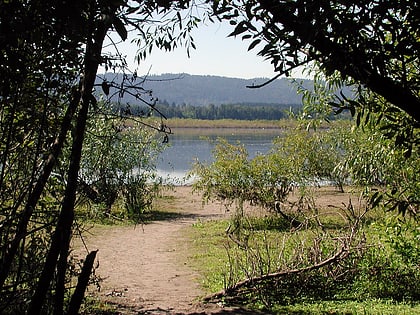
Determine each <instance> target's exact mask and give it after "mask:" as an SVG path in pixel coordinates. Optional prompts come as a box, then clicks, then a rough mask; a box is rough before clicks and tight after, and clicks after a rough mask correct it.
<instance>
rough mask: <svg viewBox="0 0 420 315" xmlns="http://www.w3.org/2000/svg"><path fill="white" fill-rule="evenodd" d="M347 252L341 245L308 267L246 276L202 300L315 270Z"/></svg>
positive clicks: (345, 247) (206, 300)
mask: <svg viewBox="0 0 420 315" xmlns="http://www.w3.org/2000/svg"><path fill="white" fill-rule="evenodd" d="M348 254H349V249H348V246H347V245H343V246H342V247H341V248H340V250H339V251H337V252H336V253H335V254H334V255H333V256H331V257H330V258H328V259H325V260H323V261H321V262H319V263H317V264H314V265H311V266H308V267H304V268H298V269H290V270H283V271H279V272H274V273H269V274H265V275H262V276H260V277H255V278H248V279H245V280H242V281H240V282H238V283H236V284H235V285H233V286H231V287H229V288H227V289H224V290H221V291H219V292H216V293H213V294H210V295H208V296H206V297H204V298H203V301H204V302H211V301H215V300H219V299H221V298H222V297H225V296H228V295H231V294H232V293H234V292H235V291H238V290H239V289H242V288H249V287H251V286H253V285H255V284H258V283H260V282H263V281H266V280H271V279H278V278H281V277H284V276H288V275H292V274H298V273H304V272H308V271H312V270H316V269H319V268H322V267H324V266H327V265H329V264H332V263H334V262H337V261H339V260H341V259H343V258H345V257H347V256H348Z"/></svg>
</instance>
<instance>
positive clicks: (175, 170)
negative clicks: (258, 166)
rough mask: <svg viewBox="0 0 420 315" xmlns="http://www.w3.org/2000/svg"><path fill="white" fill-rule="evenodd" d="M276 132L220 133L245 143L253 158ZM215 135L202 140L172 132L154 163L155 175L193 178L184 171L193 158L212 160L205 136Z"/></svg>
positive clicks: (183, 180) (176, 179)
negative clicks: (166, 144)
mask: <svg viewBox="0 0 420 315" xmlns="http://www.w3.org/2000/svg"><path fill="white" fill-rule="evenodd" d="M276 135H278V134H273V133H266V134H252V133H247V134H229V135H226V134H224V135H223V138H225V139H227V140H228V141H229V142H230V143H236V142H237V141H240V143H241V144H244V145H245V147H246V149H247V151H248V154H249V157H250V158H253V157H254V156H255V155H257V154H265V153H267V152H268V151H269V149H270V148H271V144H272V140H273V138H274V137H275V136H276ZM217 137H218V136H217V135H214V136H209V137H208V138H209V139H207V140H206V139H203V138H202V137H201V136H200V135H192V134H188V135H182V134H181V135H173V136H172V137H171V138H170V144H171V146H170V147H168V148H167V149H166V150H165V151H164V152H163V153H162V154H161V156H160V159H159V163H158V166H157V169H158V175H159V176H162V177H163V178H164V179H166V181H169V182H172V183H174V184H178V185H182V184H190V183H191V182H192V180H193V179H191V178H189V179H186V178H185V176H186V174H187V173H188V171H189V170H190V169H191V166H192V164H193V163H194V161H196V160H198V161H200V162H211V161H212V150H213V147H214V143H213V142H214V141H209V140H215V139H217Z"/></svg>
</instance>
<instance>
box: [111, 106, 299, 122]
mask: <svg viewBox="0 0 420 315" xmlns="http://www.w3.org/2000/svg"><path fill="white" fill-rule="evenodd" d="M300 106H301V105H299V104H290V105H286V104H284V105H277V104H243V103H242V104H221V105H214V104H209V105H204V106H197V105H190V104H185V103H184V104H169V103H168V102H162V103H160V104H158V105H156V107H155V108H154V109H152V110H151V109H150V107H146V106H130V107H129V109H127V105H119V106H116V107H115V108H116V110H117V111H122V112H127V111H129V113H130V114H131V115H134V116H138V117H142V116H155V115H157V113H161V114H163V115H164V116H165V117H166V118H192V119H208V120H217V119H237V120H279V119H282V118H286V117H287V116H288V114H287V112H290V111H291V110H295V109H297V108H299V107H300Z"/></svg>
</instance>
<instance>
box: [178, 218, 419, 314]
mask: <svg viewBox="0 0 420 315" xmlns="http://www.w3.org/2000/svg"><path fill="white" fill-rule="evenodd" d="M376 215H377V214H376V213H375V214H374V217H376ZM380 219H381V220H382V221H384V217H383V216H382V217H381V218H380ZM325 220H326V221H327V222H330V221H335V220H337V218H330V217H327V218H325ZM329 220H330V221H329ZM388 220H389V219H388ZM372 222H374V220H373V218H370V219H369V220H368V221H367V223H366V226H365V227H364V234H363V235H364V236H363V235H362V234H361V236H363V237H366V241H367V242H372V243H371V244H368V245H367V253H368V255H365V256H363V258H360V257H362V256H360V257H359V258H357V256H354V257H353V258H352V259H361V261H360V262H359V264H360V265H358V267H359V268H361V270H360V274H359V275H358V276H356V277H355V278H351V279H353V280H351V279H350V278H349V279H350V280H351V281H350V280H349V283H346V281H341V282H339V285H340V286H342V288H341V289H340V290H335V289H334V288H333V289H332V290H330V289H331V288H329V287H328V286H331V283H332V284H334V282H329V280H328V279H327V280H325V279H326V278H323V276H322V275H321V274H320V273H319V271H316V272H314V273H313V274H312V275H311V274H309V275H308V276H303V277H300V278H299V277H295V276H293V277H290V278H286V279H284V280H281V281H280V282H278V283H277V284H276V286H280V288H277V287H276V288H275V289H274V287H273V289H274V290H272V289H269V290H272V291H276V292H275V293H273V294H272V292H270V293H269V294H268V297H265V301H262V300H260V299H259V298H258V297H257V295H258V294H255V292H256V291H254V293H253V294H252V295H251V296H252V298H251V299H249V298H245V299H239V300H234V301H236V302H240V303H245V304H246V305H247V306H248V307H251V308H255V309H269V310H270V311H271V312H273V313H275V314H420V304H419V301H418V300H416V298H414V300H413V296H414V297H415V296H416V293H415V292H416V290H418V283H419V282H418V281H416V280H415V279H416V277H418V276H419V271H416V270H410V266H412V265H413V264H414V266H415V265H416V261H415V259H417V258H416V257H417V256H416V255H418V247H416V243H415V239H406V241H405V242H404V244H403V245H404V246H405V247H403V248H402V249H401V246H402V245H401V246H400V247H399V252H398V251H397V253H395V252H393V250H392V246H390V244H388V241H387V240H385V239H384V235H386V236H387V237H389V238H392V237H394V235H393V234H392V233H389V231H388V230H387V229H389V226H390V224H389V223H387V225H386V226H385V224H382V225H379V226H378V224H374V223H372ZM330 223H331V222H330ZM337 223H338V222H335V224H330V225H329V227H328V231H327V232H326V234H325V235H326V240H325V244H323V245H321V248H322V252H323V257H329V256H330V255H331V254H332V253H334V252H335V250H336V246H334V245H333V242H331V241H330V240H327V236H329V237H330V238H334V237H335V236H336V235H339V233H340V231H341V230H342V228H343V225H342V224H337ZM230 224H232V222H230V221H210V222H198V223H196V224H194V225H193V226H192V227H191V228H189V229H188V230H186V231H185V233H188V235H189V237H191V239H192V240H194V246H193V248H192V252H191V253H190V261H191V262H190V263H191V265H192V266H193V267H194V268H195V269H196V270H197V271H198V272H199V273H200V274H201V279H200V280H201V283H202V286H203V288H204V289H205V290H206V292H207V293H208V294H210V293H214V292H218V291H220V290H222V289H224V288H225V287H226V285H227V284H233V283H236V282H237V281H240V280H243V279H244V278H246V277H247V276H249V274H251V271H250V270H249V269H248V270H247V266H248V268H251V267H250V265H253V267H252V268H251V269H255V268H257V269H258V268H261V269H263V268H265V269H264V271H263V272H267V271H269V270H270V271H275V270H277V269H280V270H283V269H284V268H286V266H290V265H291V264H293V261H294V259H296V258H297V257H300V258H302V257H305V254H308V253H310V250H311V248H312V247H311V246H312V244H314V243H313V242H314V241H315V240H317V239H318V236H319V234H317V233H316V232H315V231H314V230H313V228H310V229H308V230H305V231H302V232H299V233H297V232H293V233H291V232H290V230H288V229H286V228H285V226H284V224H283V222H281V220H279V219H278V218H270V217H269V216H267V217H261V218H250V219H247V223H246V224H249V226H252V228H244V230H243V231H242V233H243V234H242V237H243V238H245V239H246V237H244V235H245V234H246V233H249V239H247V242H248V243H247V244H248V245H249V246H250V247H251V248H252V251H250V252H251V254H250V252H246V251H243V250H242V249H240V247H239V246H238V245H237V244H234V243H232V242H231V241H229V240H228V239H227V237H226V232H225V231H226V229H227V228H228V226H229V225H230ZM334 226H335V227H337V230H336V231H335V230H334ZM387 231H388V232H387ZM379 240H380V241H381V242H382V243H380V244H381V245H382V247H381V248H379V247H377V245H374V244H378V241H379ZM417 242H418V240H417ZM302 245H303V247H302V248H306V250H307V253H305V250H301V252H300V253H299V250H298V249H299V248H300V246H302ZM391 245H392V244H391ZM375 246H376V247H375ZM416 248H417V249H416ZM404 249H406V250H410V254H409V255H414V256H413V258H412V259H411V262H410V261H408V262H407V259H408V260H410V259H409V258H406V259H405V260H404V258H401V257H400V256H401V255H403V257H406V255H405V256H404V253H401V252H402V251H403V250H404ZM298 254H299V255H298ZM280 257H281V258H280ZM398 257H400V258H398ZM279 258H280V259H279ZM387 259H388V260H387ZM389 259H393V260H394V264H397V265H394V266H389V265H387V264H388V263H389ZM300 263H301V264H303V265H305V264H310V262H309V261H306V262H305V261H301V262H300ZM404 263H405V264H404ZM267 264H268V265H269V266H267ZM375 264H377V265H375ZM399 264H401V265H399ZM375 268H382V269H375ZM373 270H382V271H381V272H383V275H379V276H378V275H373V276H372V274H371V273H372V271H373ZM394 273H397V274H396V275H394ZM398 274H401V277H403V276H404V277H405V278H404V281H409V283H408V286H407V287H406V290H413V292H414V293H413V292H407V294H402V295H398V291H403V290H404V285H405V283H403V284H399V283H398V281H399V280H398V277H400V276H398ZM326 275H327V273H326ZM395 277H396V279H393V278H395ZM410 277H411V278H410ZM327 278H328V277H327ZM410 279H414V280H412V281H411V282H410ZM319 281H320V282H319ZM401 281H402V280H401ZM378 282H379V284H378ZM318 285H319V287H317V286H318ZM387 285H389V288H386V286H387ZM282 286H284V287H282ZM375 286H376V288H375ZM384 286H385V288H384ZM400 286H401V287H400ZM409 286H411V287H409ZM296 287H298V289H299V287H302V288H305V289H308V291H311V290H312V293H311V292H305V291H302V290H300V291H299V290H297V292H299V294H300V295H299V294H296V292H291V291H293V289H295V288H296ZM288 290H290V291H288ZM317 290H318V291H321V292H320V293H319V292H318V293H317ZM270 294H272V296H270ZM288 294H290V296H287V295H288ZM410 294H411V295H410ZM375 295H377V296H381V295H383V296H384V297H382V298H380V297H375ZM387 295H390V296H392V295H395V296H396V297H397V298H398V299H399V300H398V301H396V300H393V298H392V297H386V296H387ZM279 296H281V298H280V299H279ZM405 296H407V297H408V300H405V298H404V297H405ZM410 296H411V298H410ZM248 297H249V296H248ZM410 299H411V302H410ZM263 300H264V299H263ZM226 301H228V300H226ZM229 301H230V300H229ZM276 301H277V302H276Z"/></svg>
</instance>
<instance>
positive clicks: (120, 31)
mask: <svg viewBox="0 0 420 315" xmlns="http://www.w3.org/2000/svg"><path fill="white" fill-rule="evenodd" d="M112 24H113V25H114V27H115V30H116V31H117V33H118V35H120V37H121V39H122V40H123V41H125V40H126V39H127V30H126V29H125V26H124V23H123V22H122V21H121V20H120V19H119V18H117V17H116V16H114V19H113V21H112Z"/></svg>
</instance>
